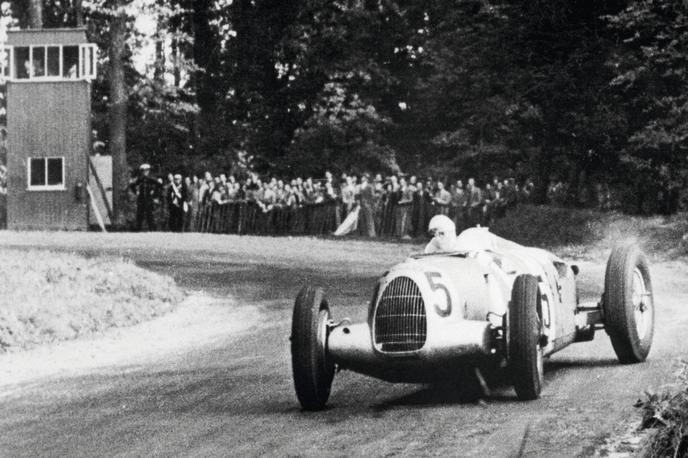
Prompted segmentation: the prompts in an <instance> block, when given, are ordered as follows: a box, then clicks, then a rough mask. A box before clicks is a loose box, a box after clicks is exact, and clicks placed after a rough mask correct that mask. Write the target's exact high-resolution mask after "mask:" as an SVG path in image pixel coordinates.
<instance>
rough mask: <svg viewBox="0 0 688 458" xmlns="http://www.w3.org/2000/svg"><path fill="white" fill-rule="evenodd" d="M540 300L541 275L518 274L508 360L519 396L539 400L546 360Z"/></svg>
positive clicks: (512, 301)
mask: <svg viewBox="0 0 688 458" xmlns="http://www.w3.org/2000/svg"><path fill="white" fill-rule="evenodd" d="M538 300H539V292H538V280H537V278H535V277H534V276H533V275H519V276H518V277H516V280H515V281H514V287H513V289H512V290H511V302H510V303H509V316H508V329H507V335H508V337H507V338H508V363H509V370H510V372H511V376H512V380H513V384H514V388H515V390H516V396H517V397H518V398H519V399H521V400H530V399H537V398H538V397H540V392H541V391H542V383H543V379H544V362H543V354H542V347H541V345H540V340H541V339H540V337H541V328H542V324H541V323H542V320H541V319H540V315H539V314H538Z"/></svg>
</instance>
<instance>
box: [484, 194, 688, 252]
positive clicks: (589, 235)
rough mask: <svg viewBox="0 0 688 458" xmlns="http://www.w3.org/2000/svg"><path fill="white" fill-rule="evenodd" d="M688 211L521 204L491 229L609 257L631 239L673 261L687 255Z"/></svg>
mask: <svg viewBox="0 0 688 458" xmlns="http://www.w3.org/2000/svg"><path fill="white" fill-rule="evenodd" d="M687 216H688V215H685V214H678V215H673V216H669V217H663V216H652V217H647V216H645V217H640V216H629V215H624V214H621V213H617V212H598V211H594V210H585V209H570V208H559V207H547V206H532V205H523V206H520V207H518V208H516V209H514V210H512V211H510V212H509V213H507V215H506V216H505V217H504V218H501V219H499V220H497V221H496V222H495V224H494V225H492V226H491V228H490V229H491V230H492V231H493V232H495V233H496V234H499V235H501V236H503V237H506V238H508V239H511V240H514V241H516V242H519V243H522V244H524V245H531V246H539V247H545V248H550V249H553V250H555V251H557V252H558V253H561V254H563V255H566V256H573V257H576V256H588V257H589V256H592V257H596V256H599V257H600V259H602V258H606V256H607V254H608V251H607V250H609V249H611V248H612V247H613V246H614V244H615V243H618V242H620V241H622V240H627V239H633V240H635V241H636V242H638V243H639V244H640V245H641V247H642V248H643V249H644V250H645V251H646V252H647V253H648V254H649V255H650V256H651V257H653V258H656V259H675V258H676V257H678V256H685V255H686V254H688V248H687V244H686V242H685V241H683V240H682V237H683V236H684V235H685V234H686V233H688V217H687Z"/></svg>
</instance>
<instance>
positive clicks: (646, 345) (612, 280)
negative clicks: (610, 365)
mask: <svg viewBox="0 0 688 458" xmlns="http://www.w3.org/2000/svg"><path fill="white" fill-rule="evenodd" d="M602 309H603V312H604V327H605V330H606V331H607V334H609V338H610V340H611V341H612V346H613V347H614V352H615V353H616V356H617V357H618V358H619V361H620V362H621V363H623V364H631V363H639V362H641V361H645V359H646V358H647V355H648V353H649V352H650V346H651V345H652V336H653V333H654V317H655V307H654V298H653V295H652V281H651V280H650V268H649V265H648V262H647V259H646V258H645V255H644V254H643V252H642V251H641V250H640V248H638V246H637V245H635V244H626V245H620V246H617V247H615V248H614V249H613V250H612V254H611V255H610V256H609V261H608V262H607V271H606V273H605V277H604V296H603V298H602Z"/></svg>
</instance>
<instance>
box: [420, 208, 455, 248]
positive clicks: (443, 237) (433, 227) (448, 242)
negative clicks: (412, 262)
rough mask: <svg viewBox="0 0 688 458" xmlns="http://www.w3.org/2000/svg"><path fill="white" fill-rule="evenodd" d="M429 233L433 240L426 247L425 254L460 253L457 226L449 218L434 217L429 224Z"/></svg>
mask: <svg viewBox="0 0 688 458" xmlns="http://www.w3.org/2000/svg"><path fill="white" fill-rule="evenodd" d="M428 232H430V234H431V235H432V240H430V242H428V244H427V245H426V246H425V253H447V252H452V251H458V244H457V237H456V225H454V221H452V220H451V219H449V217H448V216H446V215H435V216H433V217H432V219H430V224H428Z"/></svg>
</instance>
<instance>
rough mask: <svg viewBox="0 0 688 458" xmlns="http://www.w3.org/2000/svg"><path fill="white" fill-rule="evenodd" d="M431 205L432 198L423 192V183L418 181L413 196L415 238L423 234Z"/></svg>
mask: <svg viewBox="0 0 688 458" xmlns="http://www.w3.org/2000/svg"><path fill="white" fill-rule="evenodd" d="M431 204H432V197H431V196H430V194H429V193H428V192H427V191H426V190H425V187H424V185H423V182H422V181H419V182H418V184H417V185H416V192H415V193H414V194H413V235H414V236H416V237H418V236H420V235H423V234H424V233H425V228H426V227H427V224H428V221H429V220H430V210H431Z"/></svg>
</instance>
